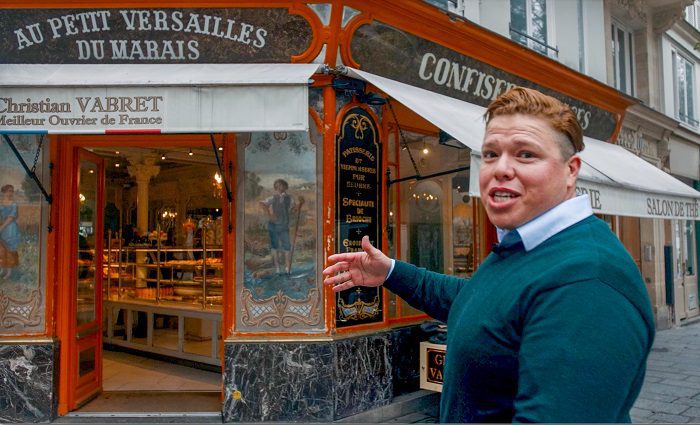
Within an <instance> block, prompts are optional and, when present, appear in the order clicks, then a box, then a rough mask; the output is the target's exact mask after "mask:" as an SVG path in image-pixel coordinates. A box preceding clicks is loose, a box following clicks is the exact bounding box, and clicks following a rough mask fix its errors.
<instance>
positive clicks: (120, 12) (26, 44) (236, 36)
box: [0, 8, 313, 64]
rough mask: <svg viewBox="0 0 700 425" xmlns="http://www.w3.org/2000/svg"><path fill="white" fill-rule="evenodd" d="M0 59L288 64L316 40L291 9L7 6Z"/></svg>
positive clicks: (0, 37)
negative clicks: (39, 7) (29, 7)
mask: <svg viewBox="0 0 700 425" xmlns="http://www.w3.org/2000/svg"><path fill="white" fill-rule="evenodd" d="M2 14H3V16H2V19H1V20H0V63H55V64H83V63H178V64H185V63H287V62H290V60H291V56H293V55H298V54H301V53H303V52H304V51H305V50H306V49H308V48H309V46H310V45H311V40H312V37H313V31H312V29H311V25H310V24H309V22H308V21H307V20H306V19H305V18H303V17H301V16H299V15H294V14H292V13H290V12H289V11H288V10H287V9H286V8H206V9H205V8H196V9H194V8H193V9H189V8H173V9H171V8H167V9H165V8H163V9H139V8H123V9H99V10H98V9H8V10H4V11H3V12H2Z"/></svg>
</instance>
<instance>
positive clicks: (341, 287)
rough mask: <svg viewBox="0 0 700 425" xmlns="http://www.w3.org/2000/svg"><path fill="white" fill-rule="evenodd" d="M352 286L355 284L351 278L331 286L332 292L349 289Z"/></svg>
mask: <svg viewBox="0 0 700 425" xmlns="http://www.w3.org/2000/svg"><path fill="white" fill-rule="evenodd" d="M354 286H355V284H354V283H353V282H352V280H346V281H345V282H343V283H341V284H339V285H335V286H333V292H340V291H344V290H346V289H350V288H352V287H354Z"/></svg>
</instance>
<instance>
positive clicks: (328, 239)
mask: <svg viewBox="0 0 700 425" xmlns="http://www.w3.org/2000/svg"><path fill="white" fill-rule="evenodd" d="M333 8H334V9H335V8H336V6H335V5H334V6H333ZM335 106H336V99H335V90H333V87H330V86H326V87H324V88H323V126H322V129H323V161H322V162H323V200H322V206H323V207H322V216H321V217H320V218H321V219H322V220H323V238H322V241H323V242H322V244H323V254H322V255H323V262H322V264H323V268H324V269H325V268H326V267H328V265H329V263H328V256H329V255H331V254H333V253H335V197H336V194H335V155H336V146H335V144H336V142H335V131H332V130H331V129H333V128H335V127H334V123H335ZM323 287H324V291H323V295H324V297H323V299H324V303H325V306H324V316H325V317H324V318H325V323H326V331H327V332H328V333H331V332H332V331H333V329H334V328H335V292H333V288H331V286H330V285H326V284H323Z"/></svg>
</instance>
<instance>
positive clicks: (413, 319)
mask: <svg viewBox="0 0 700 425" xmlns="http://www.w3.org/2000/svg"><path fill="white" fill-rule="evenodd" d="M425 319H430V316H428V315H427V314H414V315H411V316H404V317H398V318H396V319H391V320H390V321H389V324H390V325H396V324H405V323H411V322H416V323H417V322H421V321H423V320H425Z"/></svg>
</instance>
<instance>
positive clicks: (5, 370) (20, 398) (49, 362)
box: [0, 342, 58, 422]
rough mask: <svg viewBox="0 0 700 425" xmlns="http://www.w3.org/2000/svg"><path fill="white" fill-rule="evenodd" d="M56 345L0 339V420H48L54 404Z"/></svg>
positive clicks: (54, 406)
mask: <svg viewBox="0 0 700 425" xmlns="http://www.w3.org/2000/svg"><path fill="white" fill-rule="evenodd" d="M57 370H58V344H53V343H48V344H2V343H1V342H0V383H1V384H0V387H2V390H0V422H48V421H50V420H52V419H53V418H54V417H55V412H56V410H57V406H58V398H57V391H56V388H57V387H58V374H57Z"/></svg>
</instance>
